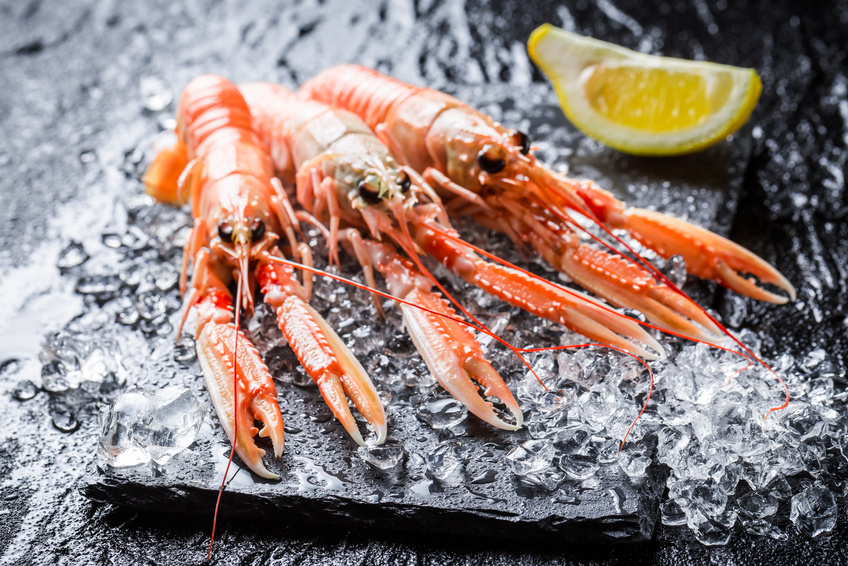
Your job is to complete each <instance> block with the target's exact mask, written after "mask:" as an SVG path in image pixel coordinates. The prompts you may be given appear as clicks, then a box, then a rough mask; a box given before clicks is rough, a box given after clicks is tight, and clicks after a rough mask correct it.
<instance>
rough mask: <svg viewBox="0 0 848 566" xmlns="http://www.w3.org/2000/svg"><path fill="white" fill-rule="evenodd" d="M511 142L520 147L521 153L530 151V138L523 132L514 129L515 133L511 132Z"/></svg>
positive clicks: (524, 153)
mask: <svg viewBox="0 0 848 566" xmlns="http://www.w3.org/2000/svg"><path fill="white" fill-rule="evenodd" d="M512 143H513V144H515V146H516V147H518V148H521V155H527V154H528V153H530V138H529V137H528V136H527V134H525V133H524V132H521V131H519V130H515V133H513V134H512Z"/></svg>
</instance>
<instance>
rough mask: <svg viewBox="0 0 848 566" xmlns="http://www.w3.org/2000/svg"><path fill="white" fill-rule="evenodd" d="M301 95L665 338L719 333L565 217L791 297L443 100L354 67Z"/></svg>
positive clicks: (687, 233) (769, 273) (694, 237)
mask: <svg viewBox="0 0 848 566" xmlns="http://www.w3.org/2000/svg"><path fill="white" fill-rule="evenodd" d="M299 92H300V93H301V95H302V96H305V97H309V98H312V99H315V100H320V101H322V102H325V103H327V104H331V105H333V106H337V107H339V108H344V109H346V110H349V111H351V112H353V113H354V114H357V115H358V116H360V117H361V118H362V119H363V120H364V121H365V123H366V124H367V125H368V126H369V127H370V128H371V129H372V130H373V131H374V132H375V133H376V135H377V136H378V137H379V138H380V139H381V140H382V141H383V142H384V143H385V144H386V145H387V146H388V147H389V148H390V149H391V150H392V153H393V154H394V155H395V156H396V157H398V159H399V160H400V161H401V163H404V164H407V165H409V166H410V167H412V168H413V169H415V170H416V171H418V172H420V173H421V175H422V176H423V178H424V179H425V180H426V181H428V182H430V183H432V184H433V185H434V186H435V187H437V188H438V189H439V190H440V192H441V193H442V194H443V195H450V196H451V198H453V202H454V204H455V207H454V208H455V210H457V211H458V212H461V213H466V214H471V215H472V216H474V218H475V219H476V220H478V221H479V222H481V223H482V224H483V225H485V226H487V227H491V228H493V229H496V230H500V231H502V232H505V233H506V234H507V235H509V237H510V238H511V239H512V240H513V241H515V242H516V244H518V245H519V246H530V247H532V248H533V249H535V250H536V251H537V252H538V253H539V255H541V256H542V257H543V258H544V259H545V260H546V261H547V262H548V263H550V264H551V265H552V266H553V267H554V268H556V269H558V270H560V271H562V272H564V273H565V274H567V275H568V276H569V277H571V278H572V279H573V280H574V281H575V282H577V283H578V284H580V285H581V286H583V287H584V288H587V289H590V290H591V291H593V292H594V293H596V294H598V295H600V296H602V297H604V298H605V299H607V300H608V301H610V302H611V303H612V304H614V305H618V306H622V307H629V308H633V309H636V310H638V311H640V312H642V313H643V314H645V316H646V317H647V318H648V319H649V320H651V321H652V322H654V324H656V325H658V326H660V327H662V328H664V329H667V330H670V331H672V332H674V333H677V334H681V335H684V336H687V337H691V338H695V339H701V340H703V339H707V340H709V339H711V338H714V337H715V336H717V335H719V334H720V333H721V332H722V330H723V329H721V327H720V326H719V325H718V324H717V322H716V321H715V320H714V319H713V318H712V317H710V316H709V315H708V314H707V313H706V312H705V311H704V310H703V309H701V308H700V307H698V306H697V305H696V304H694V302H693V301H691V300H690V299H689V298H688V297H686V296H685V295H684V294H683V293H682V292H680V291H679V289H677V288H676V287H675V286H674V285H673V284H671V283H670V282H669V281H668V280H667V279H666V278H665V277H663V276H662V274H661V273H659V271H658V270H656V269H655V268H653V266H651V265H650V264H649V263H644V264H643V265H644V266H645V267H642V266H640V265H639V264H637V263H636V262H635V261H631V260H629V259H626V258H623V257H622V256H620V255H618V254H610V253H608V252H607V251H604V250H600V249H597V248H593V247H591V246H587V245H586V244H583V243H581V241H580V238H579V237H578V234H577V232H576V231H575V230H581V228H580V225H579V223H578V222H577V221H576V220H575V218H574V216H573V213H578V214H580V215H582V216H584V217H586V218H589V219H591V220H593V221H595V222H596V223H597V224H598V225H599V226H600V227H601V228H602V229H603V230H604V231H606V232H607V233H608V234H609V235H610V236H613V234H612V230H614V229H625V230H627V231H628V233H629V234H630V235H631V236H632V237H633V238H634V239H636V240H637V241H639V242H640V243H641V244H642V245H644V246H646V247H647V248H650V249H653V250H654V251H656V252H657V253H658V254H659V255H660V256H662V257H665V258H668V257H671V256H674V255H681V256H683V258H684V260H685V262H686V265H687V269H688V270H689V272H690V273H692V274H694V275H697V276H699V277H702V278H708V279H713V280H715V281H717V282H719V283H720V284H722V285H724V286H726V287H728V288H730V289H732V290H734V291H737V292H740V293H744V294H747V295H749V296H751V297H754V298H757V299H760V300H765V301H770V302H774V303H784V302H786V301H787V300H794V298H795V290H794V288H793V287H792V285H791V284H790V283H789V281H788V280H787V279H786V278H785V277H784V276H783V275H781V274H780V273H779V272H778V271H777V270H776V269H774V268H773V267H772V266H770V265H769V264H768V263H766V262H765V261H764V260H762V259H761V258H759V257H757V256H756V255H754V254H753V253H751V252H749V251H747V250H745V249H744V248H742V247H741V246H739V245H737V244H735V243H733V242H731V241H729V240H727V239H725V238H722V237H721V236H718V235H716V234H713V233H712V232H709V231H708V230H705V229H703V228H699V227H696V226H694V225H691V224H689V223H686V222H684V221H682V220H678V219H675V218H671V217H669V216H666V215H664V214H661V213H658V212H652V211H648V210H643V209H638V208H629V207H627V206H626V205H625V204H624V203H623V202H621V201H619V200H618V199H616V198H615V197H613V196H612V195H611V194H610V193H609V192H607V191H605V190H603V189H601V188H599V187H598V186H597V185H595V184H594V183H592V182H591V181H577V180H574V179H569V178H567V177H565V176H564V175H561V174H558V173H556V172H554V171H552V170H550V169H548V168H546V167H544V166H543V165H542V164H541V163H540V162H539V161H538V160H537V159H536V157H535V156H534V155H533V148H532V146H531V144H530V141H529V139H528V138H527V136H526V135H525V134H523V133H521V132H518V131H515V130H509V129H507V128H504V127H503V126H501V125H500V124H498V123H496V122H495V121H494V120H492V119H491V118H489V117H488V116H486V115H484V114H482V113H480V112H478V111H476V110H474V109H473V108H471V107H470V106H468V105H466V104H464V103H462V102H460V101H459V100H457V99H455V98H453V97H451V96H449V95H446V94H444V93H441V92H438V91H435V90H432V89H428V88H420V87H415V86H412V85H408V84H405V83H403V82H401V81H398V80H396V79H393V78H391V77H387V76H384V75H381V74H380V73H378V72H376V71H373V70H371V69H367V68H364V67H360V66H357V65H341V66H339V67H333V68H330V69H327V70H325V71H323V72H321V73H320V74H318V75H317V76H316V77H314V78H313V79H311V80H309V81H308V82H306V83H305V84H304V85H303V86H302V87H301V89H300V91H299ZM613 237H615V236H613ZM745 274H751V275H753V276H755V277H756V278H757V279H759V281H760V282H761V283H767V284H771V285H774V286H776V287H777V288H779V289H781V290H783V291H784V292H785V293H786V295H785V296H784V295H779V294H776V293H773V292H771V291H769V290H768V289H766V288H764V287H762V286H761V285H758V284H757V282H756V281H752V280H749V279H746V278H745V277H744V275H745Z"/></svg>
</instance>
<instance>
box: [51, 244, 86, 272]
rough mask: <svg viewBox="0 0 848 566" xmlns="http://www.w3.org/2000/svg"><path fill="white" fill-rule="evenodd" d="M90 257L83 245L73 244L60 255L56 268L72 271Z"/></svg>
mask: <svg viewBox="0 0 848 566" xmlns="http://www.w3.org/2000/svg"><path fill="white" fill-rule="evenodd" d="M88 257H89V256H88V253H86V251H85V248H84V247H83V245H82V244H81V243H79V242H71V243H70V244H68V245H67V246H65V249H63V250H62V251H61V253H60V254H59V259H58V260H57V261H56V267H58V268H59V269H71V268H73V267H77V266H78V265H82V264H83V263H85V261H86V260H87V259H88Z"/></svg>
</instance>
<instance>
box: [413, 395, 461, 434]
mask: <svg viewBox="0 0 848 566" xmlns="http://www.w3.org/2000/svg"><path fill="white" fill-rule="evenodd" d="M466 417H468V409H467V408H466V407H465V405H463V404H462V403H460V402H459V401H457V400H456V399H452V398H451V399H437V400H435V401H430V402H429V403H427V404H426V405H424V406H423V407H421V408H420V409H418V420H420V421H422V422H424V423H426V424H427V425H428V426H429V427H430V428H432V429H433V430H444V429H446V428H451V427H453V426H456V425H458V424H459V423H461V422H462V421H464V420H465V419H466Z"/></svg>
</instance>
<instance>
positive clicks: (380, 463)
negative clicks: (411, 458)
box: [357, 438, 405, 470]
mask: <svg viewBox="0 0 848 566" xmlns="http://www.w3.org/2000/svg"><path fill="white" fill-rule="evenodd" d="M357 453H358V454H359V457H360V458H362V459H363V460H364V461H365V462H367V463H369V464H371V465H372V466H374V467H375V468H377V469H378V470H391V469H392V468H394V467H395V466H397V465H398V464H400V463H401V462H402V461H403V457H404V454H405V451H404V448H403V444H401V443H400V442H399V441H398V440H396V439H394V438H388V439H386V442H385V443H383V444H380V445H376V446H360V447H359V449H358V450H357Z"/></svg>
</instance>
